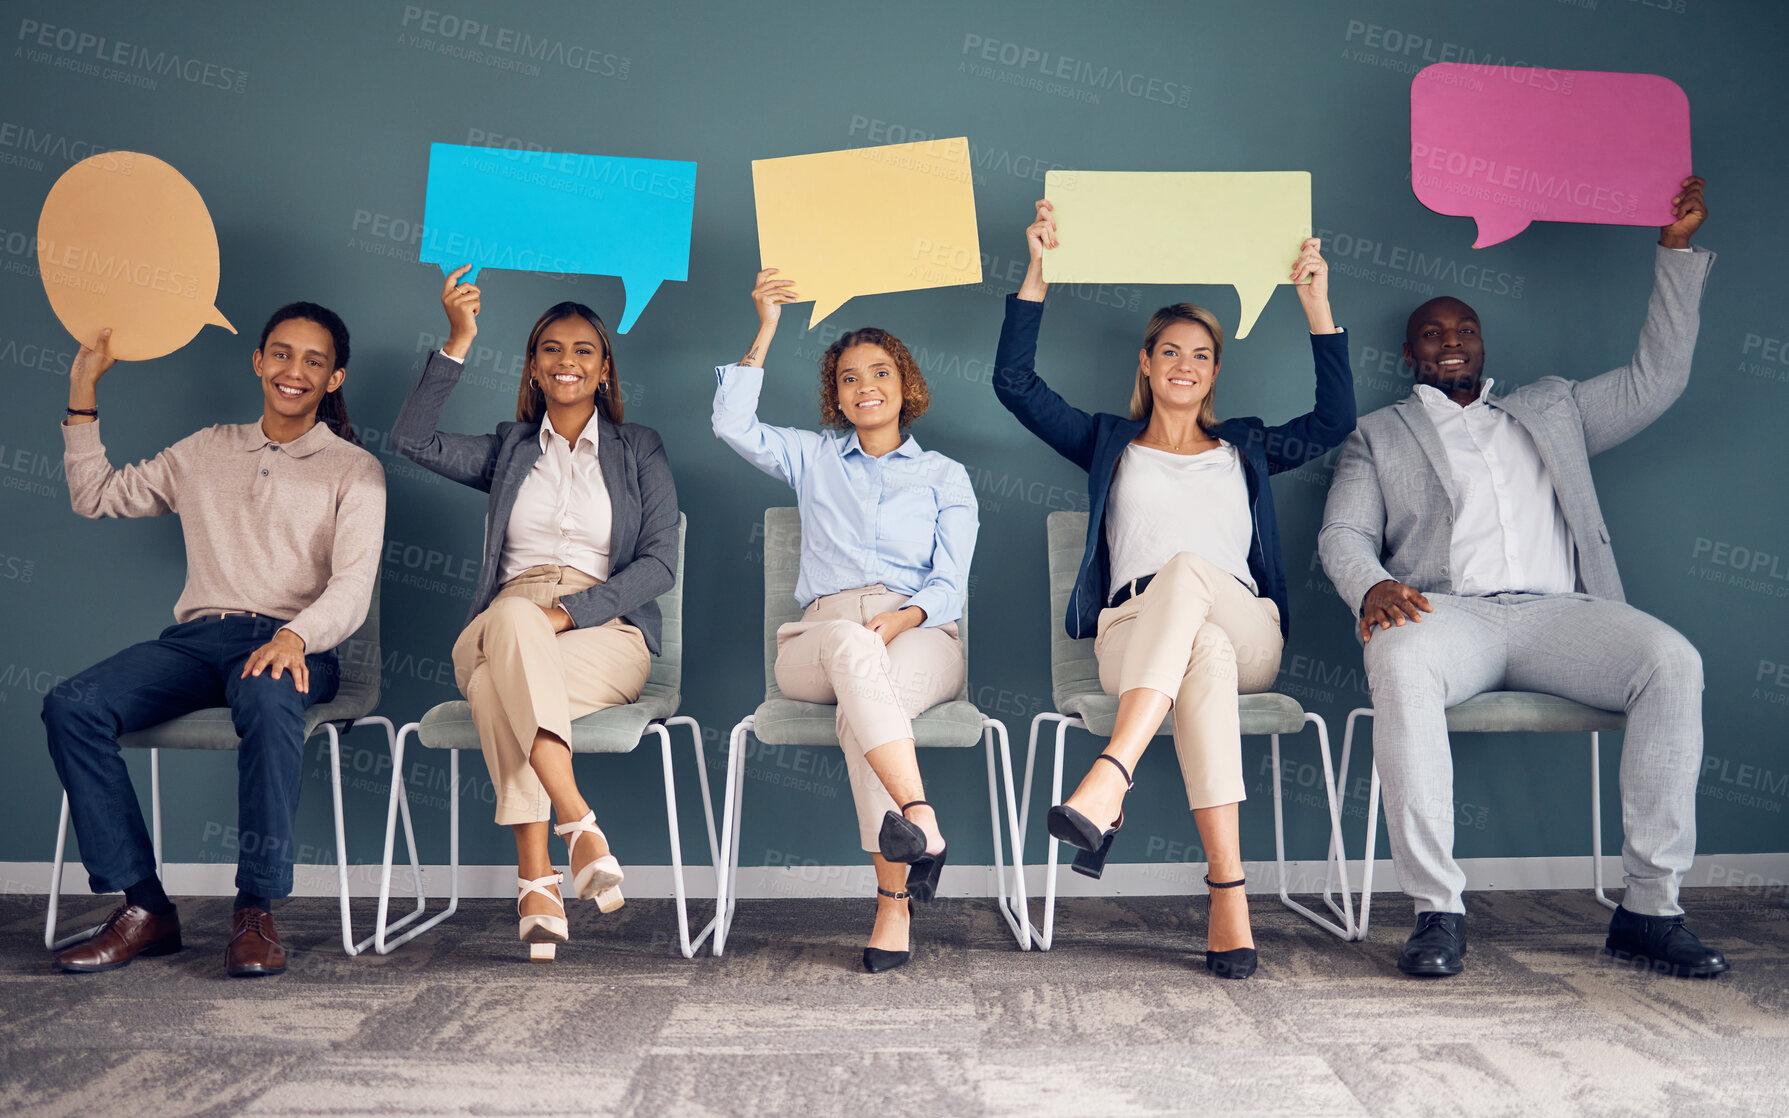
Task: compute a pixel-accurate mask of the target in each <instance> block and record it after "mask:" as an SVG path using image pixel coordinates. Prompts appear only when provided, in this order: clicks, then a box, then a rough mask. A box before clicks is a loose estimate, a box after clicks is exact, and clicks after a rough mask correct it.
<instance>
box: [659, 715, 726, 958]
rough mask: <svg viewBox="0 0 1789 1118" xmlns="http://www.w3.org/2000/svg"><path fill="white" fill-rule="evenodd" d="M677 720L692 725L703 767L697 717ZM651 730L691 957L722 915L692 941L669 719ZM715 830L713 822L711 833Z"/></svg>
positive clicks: (682, 941) (681, 935)
mask: <svg viewBox="0 0 1789 1118" xmlns="http://www.w3.org/2000/svg"><path fill="white" fill-rule="evenodd" d="M673 721H677V722H679V723H686V724H688V725H689V726H690V728H691V732H692V733H693V734H695V736H696V750H697V752H696V757H697V762H696V763H697V765H698V769H699V767H700V765H701V742H702V729H701V727H700V726H698V725H697V724H696V720H695V719H693V718H688V717H680V718H678V719H675V720H673ZM647 729H649V730H651V731H653V732H655V733H657V734H658V739H659V753H660V755H661V756H662V757H663V759H664V769H665V826H666V828H667V829H668V830H669V831H670V834H671V891H672V894H673V895H674V896H675V898H676V900H677V937H678V946H679V948H680V949H681V950H682V952H683V957H684V958H685V959H688V958H691V957H692V956H694V955H695V953H696V949H697V948H698V947H700V946H702V941H703V940H705V939H707V938H708V936H709V935H710V934H711V933H712V932H713V931H714V930H715V928H716V927H718V926H719V922H720V918H719V917H718V916H716V917H715V918H714V919H712V920H710V921H709V922H708V925H707V926H706V927H704V928H703V929H702V931H701V934H699V935H697V936H696V938H695V940H694V941H693V942H692V941H691V940H690V918H689V901H688V898H687V895H686V892H685V889H684V882H683V840H682V835H681V834H680V833H679V829H678V825H677V778H676V775H675V774H674V772H673V769H672V764H671V731H670V730H668V729H666V723H665V722H654V723H652V724H651V725H650V726H648V727H647ZM710 814H712V813H710ZM712 833H713V831H712V822H711V824H710V834H712ZM709 854H710V856H711V857H712V856H713V854H714V851H713V849H712V848H710V851H709Z"/></svg>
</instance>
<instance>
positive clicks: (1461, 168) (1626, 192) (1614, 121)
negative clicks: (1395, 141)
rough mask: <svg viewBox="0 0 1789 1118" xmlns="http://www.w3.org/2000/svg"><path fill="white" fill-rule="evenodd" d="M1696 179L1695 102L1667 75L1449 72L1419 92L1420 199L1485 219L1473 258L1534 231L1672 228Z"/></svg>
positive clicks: (1471, 68) (1431, 74)
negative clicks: (1552, 225)
mask: <svg viewBox="0 0 1789 1118" xmlns="http://www.w3.org/2000/svg"><path fill="white" fill-rule="evenodd" d="M1690 173H1691V172H1690V100H1689V98H1688V97H1687V96H1686V95H1685V94H1684V92H1683V90H1682V89H1681V88H1680V87H1679V86H1678V85H1677V83H1676V82H1673V81H1672V80H1670V79H1669V78H1663V77H1660V76H1659V75H1657V74H1618V73H1607V72H1603V71H1600V70H1547V69H1540V68H1536V67H1530V66H1478V65H1467V64H1464V63H1458V62H1442V63H1437V64H1436V65H1433V66H1426V67H1424V68H1423V69H1422V70H1421V71H1419V72H1418V73H1417V75H1416V77H1415V79H1413V80H1412V81H1411V83H1410V185H1411V189H1412V190H1414V191H1415V192H1416V198H1417V200H1418V201H1419V202H1421V203H1422V204H1423V205H1425V206H1427V207H1428V208H1429V209H1431V210H1434V211H1435V212H1436V213H1438V214H1446V215H1447V216H1449V217H1470V218H1473V219H1475V220H1476V221H1477V222H1478V239H1477V240H1475V241H1474V242H1473V244H1472V247H1473V248H1489V247H1490V246H1491V245H1494V244H1499V243H1501V242H1503V241H1507V240H1509V239H1510V238H1511V237H1513V236H1515V235H1516V234H1517V233H1520V232H1521V231H1522V230H1524V229H1526V228H1528V225H1529V223H1530V222H1534V221H1566V222H1579V223H1584V224H1595V225H1657V226H1665V225H1669V224H1671V222H1672V221H1673V220H1674V215H1673V214H1672V212H1671V199H1672V198H1674V197H1676V195H1677V191H1678V188H1679V187H1680V186H1681V185H1682V183H1683V180H1684V179H1686V178H1689V177H1690Z"/></svg>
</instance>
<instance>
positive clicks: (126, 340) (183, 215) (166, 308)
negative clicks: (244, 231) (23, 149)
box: [37, 151, 236, 361]
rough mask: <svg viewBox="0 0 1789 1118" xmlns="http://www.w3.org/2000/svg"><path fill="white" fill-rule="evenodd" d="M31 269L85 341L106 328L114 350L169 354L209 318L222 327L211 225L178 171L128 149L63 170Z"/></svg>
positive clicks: (138, 355) (133, 356) (47, 203)
mask: <svg viewBox="0 0 1789 1118" xmlns="http://www.w3.org/2000/svg"><path fill="white" fill-rule="evenodd" d="M37 267H38V271H39V272H40V273H41V274H42V278H43V289H44V294H46V295H48V296H49V297H50V307H51V309H52V310H54V311H55V312H56V317H57V318H58V319H61V321H62V325H63V326H64V327H66V328H67V329H68V332H69V333H70V334H72V335H74V338H75V340H76V341H78V342H80V343H81V344H83V345H89V346H97V345H98V344H99V332H100V331H101V330H104V329H106V328H107V327H110V328H111V330H112V338H111V349H110V352H111V354H112V356H114V357H116V358H118V359H119V360H121V361H146V360H148V359H150V358H152V357H162V356H165V355H167V354H170V353H173V352H174V351H175V350H177V349H179V348H180V347H181V346H183V345H185V344H186V343H188V342H190V341H192V340H193V337H194V336H195V335H196V334H198V332H199V329H200V327H202V326H204V325H206V324H207V323H210V324H212V325H214V326H222V327H223V328H224V329H226V330H228V331H229V332H230V333H232V334H234V333H235V332H236V327H234V326H232V325H230V322H229V320H228V319H226V318H225V317H224V316H223V313H222V312H221V311H219V310H218V309H217V308H216V307H215V306H213V305H212V304H213V303H214V302H215V301H216V299H217V277H218V259H217V230H216V229H215V228H213V227H212V224H211V213H210V211H208V210H207V209H206V208H205V200H204V199H203V198H200V197H199V192H198V191H197V190H195V189H193V184H192V183H190V182H187V181H186V179H185V177H184V176H182V175H181V173H180V172H179V171H176V170H175V169H174V168H172V167H170V166H168V165H167V164H166V163H164V162H162V161H161V160H159V159H157V158H155V157H154V156H153V155H144V154H142V153H141V152H135V151H108V152H102V153H100V154H99V155H95V156H92V157H91V158H88V159H83V160H81V162H79V163H76V164H75V165H74V166H73V167H70V168H69V169H68V170H67V171H65V172H64V173H63V175H62V177H61V178H59V179H57V180H56V185H55V186H52V187H51V188H50V194H49V197H47V198H45V199H44V203H43V214H42V216H40V217H39V218H38V219H37Z"/></svg>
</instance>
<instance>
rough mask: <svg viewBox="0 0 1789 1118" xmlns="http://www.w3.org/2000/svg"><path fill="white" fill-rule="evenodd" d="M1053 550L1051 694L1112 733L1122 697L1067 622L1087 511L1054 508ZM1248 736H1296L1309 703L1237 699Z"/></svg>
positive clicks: (1165, 729) (1275, 697) (1164, 730)
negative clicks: (1112, 691) (1110, 689)
mask: <svg viewBox="0 0 1789 1118" xmlns="http://www.w3.org/2000/svg"><path fill="white" fill-rule="evenodd" d="M1045 532H1046V533H1047V536H1048V540H1049V551H1050V694H1051V697H1052V698H1054V699H1055V700H1056V709H1057V710H1059V711H1061V712H1062V713H1063V714H1073V715H1078V716H1080V718H1081V720H1082V721H1083V722H1086V723H1087V729H1088V731H1089V732H1090V733H1094V734H1098V735H1099V736H1100V737H1103V738H1104V737H1111V736H1112V728H1113V727H1114V726H1116V725H1117V724H1118V696H1116V695H1108V694H1106V692H1105V688H1103V687H1101V686H1100V681H1099V660H1098V659H1097V658H1096V657H1095V656H1094V655H1093V642H1092V641H1091V640H1076V639H1075V638H1073V637H1071V636H1069V635H1068V630H1067V629H1065V628H1064V627H1063V620H1064V619H1065V618H1066V617H1067V616H1068V598H1069V595H1070V594H1072V593H1074V590H1075V575H1076V573H1077V572H1079V570H1080V567H1081V552H1082V550H1083V549H1084V548H1085V546H1086V541H1087V514H1086V513H1084V512H1053V513H1051V514H1050V516H1049V519H1048V521H1047V522H1046V524H1045ZM1236 705H1237V708H1238V711H1239V713H1240V714H1241V715H1242V732H1243V733H1244V734H1296V733H1298V732H1299V731H1301V730H1303V729H1304V724H1305V723H1304V707H1302V706H1300V705H1299V703H1298V700H1297V699H1294V698H1292V697H1291V696H1290V695H1282V694H1279V693H1278V692H1275V691H1264V692H1262V693H1261V694H1259V695H1242V696H1239V697H1238V699H1237V704H1236ZM1155 732H1156V734H1157V735H1158V736H1159V735H1162V734H1172V733H1173V732H1174V719H1173V717H1172V716H1169V717H1167V718H1164V719H1162V724H1161V726H1160V727H1158V728H1157V729H1156V731H1155Z"/></svg>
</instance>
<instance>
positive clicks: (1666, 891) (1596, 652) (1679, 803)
mask: <svg viewBox="0 0 1789 1118" xmlns="http://www.w3.org/2000/svg"><path fill="white" fill-rule="evenodd" d="M1428 599H1429V603H1430V604H1431V605H1432V606H1434V607H1435V612H1434V613H1431V614H1425V615H1423V620H1422V621H1421V622H1420V623H1407V624H1405V625H1403V626H1401V627H1394V628H1391V629H1376V630H1374V632H1373V637H1372V639H1371V640H1370V641H1368V642H1367V644H1366V647H1365V649H1364V650H1363V655H1364V658H1365V660H1366V667H1367V675H1368V680H1369V684H1368V685H1369V687H1370V688H1371V690H1372V694H1373V712H1374V726H1373V753H1374V757H1375V759H1376V760H1377V762H1378V766H1379V775H1380V779H1381V780H1382V781H1383V782H1384V786H1385V821H1386V827H1387V830H1388V831H1389V832H1390V834H1391V847H1392V858H1393V861H1394V864H1395V865H1396V867H1397V871H1398V880H1399V882H1400V883H1401V884H1402V886H1403V888H1404V891H1405V892H1406V893H1408V894H1410V896H1411V897H1413V898H1414V899H1415V901H1416V909H1417V911H1418V912H1426V911H1436V912H1464V911H1465V905H1464V904H1463V903H1462V901H1461V898H1460V893H1461V891H1462V890H1463V889H1464V888H1465V887H1466V875H1465V874H1464V873H1463V872H1462V871H1461V869H1460V867H1459V864H1458V863H1457V862H1455V861H1454V856H1453V843H1454V800H1453V783H1454V780H1453V756H1452V754H1451V753H1450V751H1449V745H1448V737H1447V717H1446V713H1445V712H1446V710H1447V708H1448V707H1450V706H1454V705H1456V704H1458V703H1462V702H1465V701H1466V700H1467V699H1469V698H1471V697H1472V696H1474V695H1477V694H1480V693H1481V692H1485V691H1496V690H1512V691H1544V692H1547V693H1549V694H1554V695H1561V696H1564V697H1565V698H1568V699H1572V700H1575V701H1577V702H1580V703H1584V704H1586V705H1588V706H1593V707H1600V708H1602V709H1604V710H1620V711H1625V712H1626V713H1627V719H1628V722H1627V731H1626V735H1625V737H1624V739H1623V743H1622V750H1621V822H1622V828H1623V831H1624V835H1625V837H1624V839H1623V842H1622V847H1621V860H1622V869H1623V873H1624V878H1623V881H1624V884H1625V885H1626V887H1627V892H1626V895H1625V896H1624V898H1623V900H1622V905H1623V907H1625V908H1626V909H1628V910H1629V911H1630V912H1636V913H1640V914H1643V915H1647V916H1675V915H1677V914H1678V913H1680V912H1682V911H1683V910H1682V909H1681V908H1680V907H1679V906H1678V903H1677V890H1678V885H1679V883H1680V882H1681V880H1682V878H1683V874H1684V872H1685V871H1687V870H1688V869H1689V868H1690V863H1691V862H1692V860H1693V859H1694V858H1695V854H1696V777H1697V770H1698V768H1699V766H1700V765H1701V761H1702V658H1701V656H1699V655H1698V654H1697V652H1696V650H1695V648H1694V647H1693V646H1691V644H1690V642H1689V641H1687V640H1685V639H1684V638H1683V637H1682V636H1681V635H1680V634H1679V633H1678V632H1677V631H1676V630H1675V629H1672V628H1671V627H1670V626H1669V625H1666V624H1665V623H1664V622H1662V621H1660V620H1658V619H1657V618H1655V617H1651V616H1648V615H1647V614H1645V613H1642V612H1641V611H1639V610H1637V609H1635V608H1634V607H1632V606H1630V605H1627V604H1625V603H1623V602H1616V601H1609V600H1607V599H1598V598H1591V597H1589V596H1588V595H1584V594H1547V595H1541V594H1502V595H1497V596H1493V597H1489V598H1463V597H1456V596H1454V595H1451V594H1430V595H1428ZM1533 775H1534V776H1535V778H1536V779H1537V780H1544V779H1546V778H1547V777H1549V776H1550V775H1551V774H1550V773H1535V774H1533Z"/></svg>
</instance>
